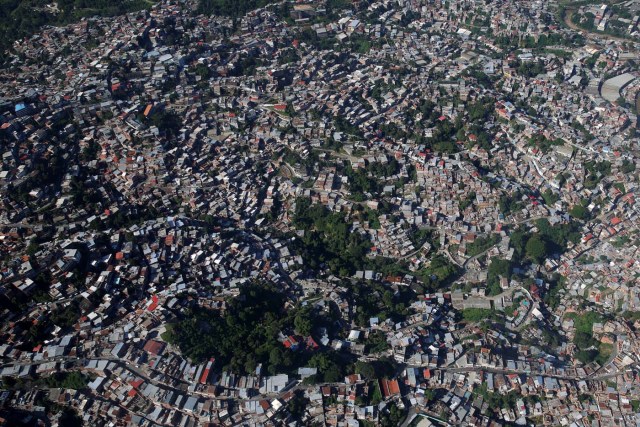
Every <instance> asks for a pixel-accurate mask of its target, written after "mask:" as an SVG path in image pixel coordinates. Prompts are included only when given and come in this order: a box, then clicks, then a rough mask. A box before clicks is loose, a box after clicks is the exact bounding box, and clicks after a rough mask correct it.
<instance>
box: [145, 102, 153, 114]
mask: <svg viewBox="0 0 640 427" xmlns="http://www.w3.org/2000/svg"><path fill="white" fill-rule="evenodd" d="M152 108H153V104H149V105H147V108H145V109H144V116H145V117H147V116H148V115H149V113H150V112H151V109H152Z"/></svg>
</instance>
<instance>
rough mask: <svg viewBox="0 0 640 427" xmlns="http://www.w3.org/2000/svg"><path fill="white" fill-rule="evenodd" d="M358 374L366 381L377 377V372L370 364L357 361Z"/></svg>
mask: <svg viewBox="0 0 640 427" xmlns="http://www.w3.org/2000/svg"><path fill="white" fill-rule="evenodd" d="M356 374H360V375H361V376H362V378H364V379H365V380H372V379H374V378H375V377H376V370H375V368H374V367H373V365H372V364H370V363H367V362H361V361H357V362H356Z"/></svg>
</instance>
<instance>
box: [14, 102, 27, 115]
mask: <svg viewBox="0 0 640 427" xmlns="http://www.w3.org/2000/svg"><path fill="white" fill-rule="evenodd" d="M25 108H27V106H26V105H25V104H24V102H21V103H19V104H16V113H17V112H18V111H20V110H24V109H25Z"/></svg>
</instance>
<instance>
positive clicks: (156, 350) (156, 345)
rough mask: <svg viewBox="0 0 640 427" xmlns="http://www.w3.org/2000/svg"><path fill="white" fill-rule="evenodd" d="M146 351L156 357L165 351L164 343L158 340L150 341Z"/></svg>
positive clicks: (145, 346)
mask: <svg viewBox="0 0 640 427" xmlns="http://www.w3.org/2000/svg"><path fill="white" fill-rule="evenodd" d="M143 349H144V351H146V352H147V353H151V354H153V355H154V356H158V355H159V354H161V353H162V351H163V350H164V343H161V342H160V341H156V340H149V341H147V343H146V344H145V345H144V347H143Z"/></svg>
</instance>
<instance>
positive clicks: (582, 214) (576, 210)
mask: <svg viewBox="0 0 640 427" xmlns="http://www.w3.org/2000/svg"><path fill="white" fill-rule="evenodd" d="M569 214H570V215H571V216H573V217H576V218H578V219H585V218H586V217H587V215H588V211H587V209H586V208H585V207H584V206H582V205H580V204H578V205H575V206H573V207H572V208H571V209H570V210H569Z"/></svg>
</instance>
